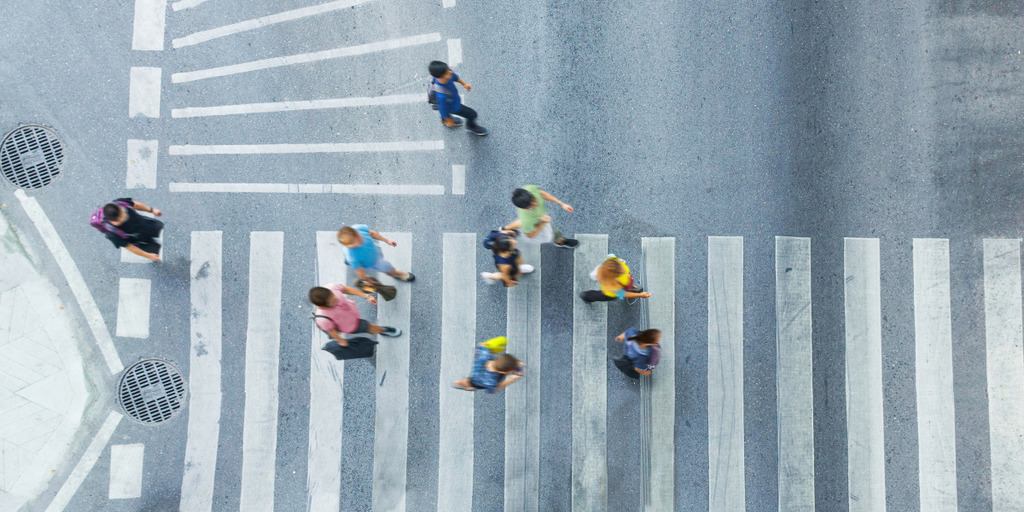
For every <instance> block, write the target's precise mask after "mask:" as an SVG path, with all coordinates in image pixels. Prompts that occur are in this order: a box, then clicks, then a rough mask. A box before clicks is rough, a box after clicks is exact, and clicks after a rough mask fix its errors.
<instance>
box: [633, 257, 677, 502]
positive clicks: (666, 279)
mask: <svg viewBox="0 0 1024 512" xmlns="http://www.w3.org/2000/svg"><path fill="white" fill-rule="evenodd" d="M640 243H641V248H642V252H643V257H644V270H645V273H646V275H645V276H644V281H643V286H644V288H645V289H646V290H647V291H649V292H651V297H650V298H649V299H646V300H647V307H648V311H649V313H648V325H650V327H651V328H652V329H660V330H661V344H660V345H661V362H660V363H659V364H658V367H657V368H655V369H654V371H652V372H651V377H650V379H646V380H649V382H650V393H648V394H646V397H645V398H647V399H648V400H649V403H650V407H643V408H642V411H641V412H642V413H643V412H647V411H649V413H650V414H651V418H650V421H649V424H650V427H651V430H650V433H649V439H650V442H649V443H646V444H645V445H644V446H645V447H646V448H647V452H648V453H647V454H646V455H647V457H645V459H644V460H646V461H648V462H647V464H648V465H649V467H650V474H649V476H648V479H647V481H646V482H645V483H644V489H645V492H644V509H643V510H645V511H650V512H655V511H663V510H667V511H671V510H672V509H673V508H674V507H675V505H674V503H675V485H676V480H675V453H676V445H675V430H676V352H675V343H676V340H675V338H676V239H675V238H668V237H665V238H642V239H641V241H640ZM642 389H643V388H641V390H642ZM644 424H648V422H644Z"/></svg>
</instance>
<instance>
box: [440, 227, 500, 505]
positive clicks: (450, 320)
mask: <svg viewBox="0 0 1024 512" xmlns="http://www.w3.org/2000/svg"><path fill="white" fill-rule="evenodd" d="M443 244H444V245H443V249H444V256H443V262H442V269H443V280H442V282H441V373H440V383H439V385H438V389H439V390H440V391H439V395H440V396H439V400H440V404H439V407H438V413H439V414H438V418H439V419H440V425H439V426H440V439H439V441H438V448H437V512H449V511H452V510H472V509H473V396H474V394H473V393H467V392H466V391H462V390H459V389H455V388H453V387H452V382H455V381H456V380H459V379H462V378H464V377H465V376H466V375H468V372H469V370H470V368H471V367H472V366H473V343H474V342H477V341H480V340H477V337H476V280H477V279H478V277H477V275H476V254H477V245H476V234H474V233H445V234H444V242H443ZM490 337H492V336H491V334H485V335H484V336H483V338H484V339H486V338H490Z"/></svg>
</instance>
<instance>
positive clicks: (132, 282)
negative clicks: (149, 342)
mask: <svg viewBox="0 0 1024 512" xmlns="http://www.w3.org/2000/svg"><path fill="white" fill-rule="evenodd" d="M149 294H150V283H149V279H128V278H124V277H122V278H121V280H120V282H119V284H118V287H117V335H118V336H121V337H122V338H143V339H145V338H148V337H149V302H150V298H149Z"/></svg>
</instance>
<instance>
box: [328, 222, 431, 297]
mask: <svg viewBox="0 0 1024 512" xmlns="http://www.w3.org/2000/svg"><path fill="white" fill-rule="evenodd" d="M374 240H380V241H381V242H384V243H386V244H388V245H390V246H391V247H395V246H397V245H398V243H397V242H395V241H394V240H391V239H390V238H385V237H383V236H381V234H380V233H378V232H376V231H374V230H372V229H370V228H369V227H367V226H366V224H355V225H353V226H345V227H343V228H341V229H340V230H338V242H340V243H341V245H342V247H344V251H345V263H347V264H348V265H349V266H350V267H352V270H355V272H356V274H358V275H359V279H362V280H364V281H369V280H370V276H369V275H367V274H366V271H367V270H375V271H377V272H384V273H385V274H387V275H389V276H391V277H393V278H395V279H398V280H399V281H405V282H407V283H411V282H413V281H415V280H416V276H415V275H413V273H412V272H406V271H404V270H398V269H397V268H395V266H394V265H392V264H391V263H389V262H388V261H387V260H385V259H384V255H383V253H381V251H380V247H377V244H375V243H374Z"/></svg>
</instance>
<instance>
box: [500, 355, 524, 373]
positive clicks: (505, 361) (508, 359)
mask: <svg viewBox="0 0 1024 512" xmlns="http://www.w3.org/2000/svg"><path fill="white" fill-rule="evenodd" d="M516 368H519V360H518V359H516V358H515V356H513V355H512V354H502V355H500V356H498V357H496V358H494V369H495V370H497V371H499V372H501V373H508V372H511V371H513V370H515V369H516Z"/></svg>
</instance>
